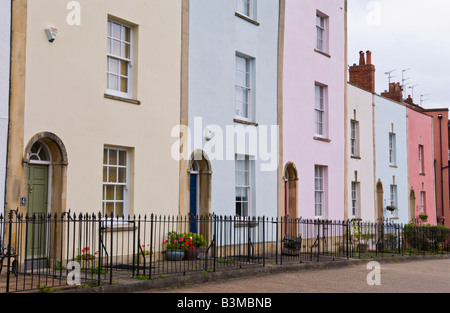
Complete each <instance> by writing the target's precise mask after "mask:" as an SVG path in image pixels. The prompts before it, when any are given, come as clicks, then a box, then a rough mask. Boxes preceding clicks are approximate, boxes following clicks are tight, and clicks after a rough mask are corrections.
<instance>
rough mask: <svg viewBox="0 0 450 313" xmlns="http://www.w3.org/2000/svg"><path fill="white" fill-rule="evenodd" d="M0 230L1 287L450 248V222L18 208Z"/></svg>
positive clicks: (82, 282) (32, 287) (18, 288)
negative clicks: (27, 212) (45, 211)
mask: <svg viewBox="0 0 450 313" xmlns="http://www.w3.org/2000/svg"><path fill="white" fill-rule="evenodd" d="M0 232H1V233H0V234H1V236H2V238H1V240H0V244H1V247H0V261H1V264H0V266H1V267H0V269H1V270H0V292H17V291H29V290H41V291H45V290H49V289H51V288H55V287H64V286H70V285H78V286H79V288H82V287H83V286H93V285H99V284H113V283H114V281H118V280H120V279H121V278H125V279H130V278H136V279H151V278H154V277H157V276H164V275H169V274H186V273H188V272H199V273H205V272H210V271H217V270H220V269H223V268H226V269H228V268H243V267H247V266H263V267H264V266H267V264H271V265H273V266H277V265H283V264H288V263H302V262H320V261H325V260H338V259H350V258H373V257H385V256H402V255H417V254H443V253H447V254H448V251H449V249H450V230H449V229H446V228H444V227H441V226H429V225H417V224H415V223H410V224H407V225H401V224H396V223H391V222H389V221H383V222H382V223H363V222H360V221H328V220H312V219H311V220H308V219H301V218H295V219H293V218H289V217H278V218H268V217H246V218H242V217H236V216H218V215H208V216H197V217H194V216H186V217H176V216H171V217H168V216H159V215H153V214H151V215H144V216H133V217H117V218H112V217H107V216H102V215H100V214H97V215H95V214H84V215H82V214H70V213H64V214H62V215H59V216H58V215H46V216H37V215H34V216H27V215H21V214H18V213H17V212H16V211H12V212H9V214H8V216H6V217H5V216H0Z"/></svg>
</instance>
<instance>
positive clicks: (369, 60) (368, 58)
mask: <svg viewBox="0 0 450 313" xmlns="http://www.w3.org/2000/svg"><path fill="white" fill-rule="evenodd" d="M366 54H367V64H372V52H370V50H367V52H366Z"/></svg>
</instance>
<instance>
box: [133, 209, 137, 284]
mask: <svg viewBox="0 0 450 313" xmlns="http://www.w3.org/2000/svg"><path fill="white" fill-rule="evenodd" d="M135 217H136V216H135V215H133V248H132V249H133V255H132V260H133V266H132V277H134V276H135V265H136V263H135V261H136V260H135V257H136V218H135Z"/></svg>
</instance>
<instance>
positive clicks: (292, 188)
mask: <svg viewBox="0 0 450 313" xmlns="http://www.w3.org/2000/svg"><path fill="white" fill-rule="evenodd" d="M297 185H298V173H297V168H296V167H295V165H294V163H292V162H288V163H287V164H286V166H285V168H284V216H285V217H286V219H287V220H288V221H289V222H288V223H286V227H285V233H286V234H287V235H292V236H295V235H296V234H297V227H296V223H295V220H296V219H297V218H298V206H297V205H298V203H297V194H298V191H297V188H298V187H297Z"/></svg>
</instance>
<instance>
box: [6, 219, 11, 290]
mask: <svg viewBox="0 0 450 313" xmlns="http://www.w3.org/2000/svg"><path fill="white" fill-rule="evenodd" d="M8 228H9V236H8V247H7V251H8V252H7V253H8V255H7V257H8V268H7V274H6V275H7V276H6V292H9V275H10V274H11V270H10V267H11V237H12V211H10V212H9V227H8Z"/></svg>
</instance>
